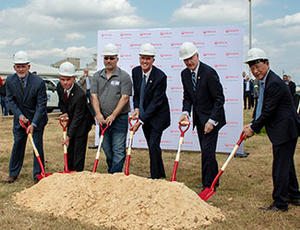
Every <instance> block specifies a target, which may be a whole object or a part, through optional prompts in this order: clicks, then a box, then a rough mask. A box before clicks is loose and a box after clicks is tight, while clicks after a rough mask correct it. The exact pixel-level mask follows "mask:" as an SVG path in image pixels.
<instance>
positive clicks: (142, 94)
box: [139, 75, 146, 116]
mask: <svg viewBox="0 0 300 230" xmlns="http://www.w3.org/2000/svg"><path fill="white" fill-rule="evenodd" d="M145 86H146V75H143V78H142V84H141V89H140V106H139V110H140V111H139V116H142V115H143V114H144V106H143V104H144V94H145Z"/></svg>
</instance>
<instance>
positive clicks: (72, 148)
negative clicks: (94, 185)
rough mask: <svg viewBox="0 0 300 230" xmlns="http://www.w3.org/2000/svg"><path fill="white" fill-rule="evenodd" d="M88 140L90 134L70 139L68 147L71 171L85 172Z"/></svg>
mask: <svg viewBox="0 0 300 230" xmlns="http://www.w3.org/2000/svg"><path fill="white" fill-rule="evenodd" d="M87 139H88V133H86V134H84V135H80V136H75V137H72V138H70V144H69V147H68V167H69V170H70V171H74V170H75V171H77V172H81V171H83V169H84V161H85V153H86V145H87Z"/></svg>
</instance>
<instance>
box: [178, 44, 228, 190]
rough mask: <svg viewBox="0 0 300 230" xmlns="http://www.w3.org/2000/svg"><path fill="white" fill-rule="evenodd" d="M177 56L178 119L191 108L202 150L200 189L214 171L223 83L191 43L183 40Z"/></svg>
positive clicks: (186, 116) (221, 123) (209, 181)
mask: <svg viewBox="0 0 300 230" xmlns="http://www.w3.org/2000/svg"><path fill="white" fill-rule="evenodd" d="M179 58H180V59H181V60H183V62H184V64H185V65H186V68H185V69H184V70H183V71H182V72H181V81H182V84H183V107H182V115H181V117H180V119H179V122H181V123H182V122H185V123H186V122H188V121H189V119H190V115H191V110H192V109H193V126H194V127H195V126H196V128H197V132H198V138H199V142H200V147H201V153H202V154H201V157H202V189H205V188H209V187H210V186H211V184H212V182H213V180H214V178H215V177H216V175H217V174H218V163H217V160H216V146H217V140H218V132H219V130H220V129H221V128H222V127H223V126H224V125H225V123H226V121H225V113H224V102H225V99H224V94H223V87H222V85H221V82H220V79H219V76H218V74H217V72H216V71H215V70H214V69H213V68H211V67H210V66H208V65H206V64H205V63H203V62H200V61H199V54H198V51H197V48H196V46H195V45H194V44H193V43H191V42H184V43H183V44H182V45H181V46H180V49H179ZM217 186H218V183H217Z"/></svg>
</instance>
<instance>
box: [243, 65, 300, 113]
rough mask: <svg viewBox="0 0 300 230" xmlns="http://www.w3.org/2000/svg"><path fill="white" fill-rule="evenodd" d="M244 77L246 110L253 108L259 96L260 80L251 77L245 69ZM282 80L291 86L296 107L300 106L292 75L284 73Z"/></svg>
mask: <svg viewBox="0 0 300 230" xmlns="http://www.w3.org/2000/svg"><path fill="white" fill-rule="evenodd" d="M242 77H243V100H244V110H246V109H253V108H255V105H256V103H257V100H258V96H259V81H258V80H257V79H253V78H250V76H249V74H248V75H247V74H246V72H245V71H243V72H242ZM282 80H283V81H284V83H285V84H286V85H287V86H288V87H289V90H290V93H291V95H292V97H293V100H294V104H295V107H296V109H298V106H299V98H300V96H299V94H298V93H297V92H296V84H295V82H294V81H292V79H291V76H289V75H286V74H283V76H282Z"/></svg>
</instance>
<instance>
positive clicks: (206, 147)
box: [196, 125, 219, 188]
mask: <svg viewBox="0 0 300 230" xmlns="http://www.w3.org/2000/svg"><path fill="white" fill-rule="evenodd" d="M196 127H197V132H198V138H199V142H200V147H201V154H202V155H201V156H202V157H201V165H202V186H203V187H204V188H207V187H210V186H211V184H212V182H213V180H214V179H215V177H216V176H217V174H218V162H217V160H216V147H217V141H218V129H216V128H215V127H214V129H213V130H212V131H211V132H210V133H208V134H204V127H203V126H201V125H197V126H196ZM218 185H219V182H218V183H217V184H216V186H218Z"/></svg>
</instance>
